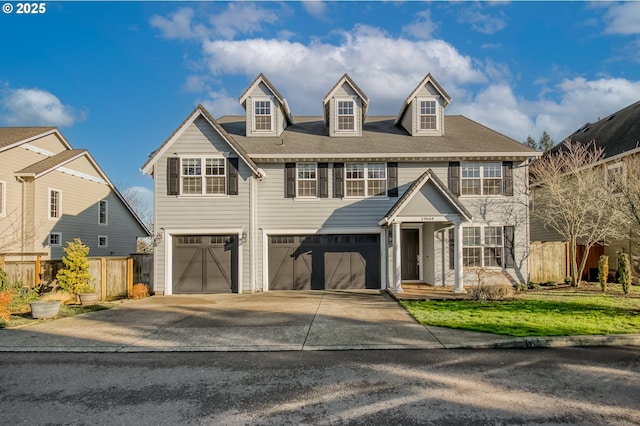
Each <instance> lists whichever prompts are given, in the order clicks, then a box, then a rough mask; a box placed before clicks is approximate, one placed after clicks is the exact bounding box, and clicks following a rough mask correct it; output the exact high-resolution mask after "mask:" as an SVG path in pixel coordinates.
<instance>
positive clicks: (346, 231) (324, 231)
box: [262, 226, 387, 292]
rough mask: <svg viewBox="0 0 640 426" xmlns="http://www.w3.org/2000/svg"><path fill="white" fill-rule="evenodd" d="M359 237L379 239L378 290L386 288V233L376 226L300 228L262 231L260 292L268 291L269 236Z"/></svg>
mask: <svg viewBox="0 0 640 426" xmlns="http://www.w3.org/2000/svg"><path fill="white" fill-rule="evenodd" d="M333 234H335V235H359V234H377V235H379V237H380V290H384V289H385V288H386V276H387V268H386V265H385V260H386V241H385V239H386V237H387V236H386V235H387V233H386V231H385V229H382V228H380V227H378V226H375V227H373V226H369V227H362V228H343V227H340V228H321V229H313V228H301V229H277V228H270V229H263V230H262V291H265V292H266V291H269V237H270V236H271V235H333Z"/></svg>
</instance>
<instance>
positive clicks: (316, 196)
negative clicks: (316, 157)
mask: <svg viewBox="0 0 640 426" xmlns="http://www.w3.org/2000/svg"><path fill="white" fill-rule="evenodd" d="M302 164H306V165H313V166H314V167H315V168H314V170H313V171H314V173H315V175H316V177H315V178H314V179H305V178H303V179H302V180H303V181H305V182H310V181H314V182H315V183H316V194H315V195H300V194H299V193H298V191H299V189H300V188H299V186H298V183H299V182H300V180H301V179H300V176H299V175H298V172H299V169H298V167H299V166H300V165H302ZM327 173H328V171H327ZM319 198H320V197H319V195H318V163H317V162H313V161H301V162H297V163H296V196H295V197H293V199H294V200H296V199H298V200H316V199H319Z"/></svg>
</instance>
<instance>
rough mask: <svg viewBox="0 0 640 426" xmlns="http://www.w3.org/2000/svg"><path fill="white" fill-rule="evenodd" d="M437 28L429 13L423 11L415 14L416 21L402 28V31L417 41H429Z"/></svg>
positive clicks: (428, 11)
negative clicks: (417, 39)
mask: <svg viewBox="0 0 640 426" xmlns="http://www.w3.org/2000/svg"><path fill="white" fill-rule="evenodd" d="M437 28H438V24H436V23H435V22H433V21H432V20H431V11H430V10H423V11H422V12H419V13H417V14H416V19H415V20H414V21H413V22H412V23H411V24H409V25H406V26H404V27H402V31H403V32H404V33H406V34H409V35H412V36H414V37H416V38H419V39H423V40H426V39H429V38H431V34H433V32H434V31H435V30H436V29H437Z"/></svg>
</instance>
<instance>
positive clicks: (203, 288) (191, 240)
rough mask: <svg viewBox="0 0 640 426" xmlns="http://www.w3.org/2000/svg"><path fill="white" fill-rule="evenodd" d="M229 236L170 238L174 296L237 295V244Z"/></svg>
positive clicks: (233, 237)
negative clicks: (234, 293)
mask: <svg viewBox="0 0 640 426" xmlns="http://www.w3.org/2000/svg"><path fill="white" fill-rule="evenodd" d="M237 240H238V238H237V236H232V235H181V236H175V237H174V238H173V293H230V292H237V282H238V273H237V270H238V262H237V258H238V243H237Z"/></svg>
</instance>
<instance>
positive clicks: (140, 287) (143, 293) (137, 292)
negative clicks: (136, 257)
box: [131, 283, 149, 299]
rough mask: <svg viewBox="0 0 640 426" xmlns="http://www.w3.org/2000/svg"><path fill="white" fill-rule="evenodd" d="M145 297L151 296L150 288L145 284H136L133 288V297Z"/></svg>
mask: <svg viewBox="0 0 640 426" xmlns="http://www.w3.org/2000/svg"><path fill="white" fill-rule="evenodd" d="M144 297H149V289H148V288H147V286H146V285H145V284H141V283H138V284H134V285H133V288H132V289H131V298H132V299H142V298H144Z"/></svg>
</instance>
